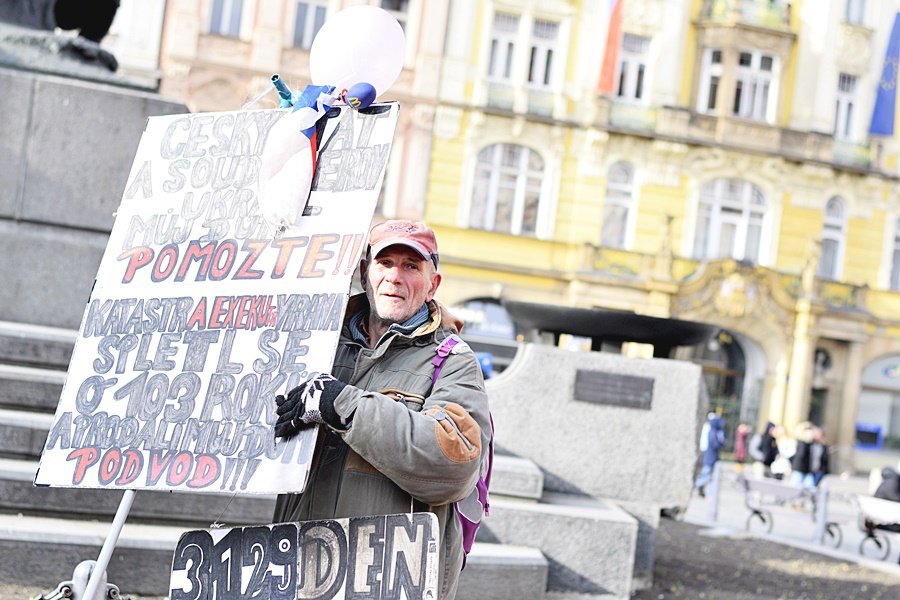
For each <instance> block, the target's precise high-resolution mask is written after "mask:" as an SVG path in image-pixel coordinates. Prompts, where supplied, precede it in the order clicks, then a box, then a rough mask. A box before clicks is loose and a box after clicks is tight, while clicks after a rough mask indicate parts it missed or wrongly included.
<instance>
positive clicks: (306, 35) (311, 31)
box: [291, 0, 328, 50]
mask: <svg viewBox="0 0 900 600" xmlns="http://www.w3.org/2000/svg"><path fill="white" fill-rule="evenodd" d="M301 4H305V5H306V19H305V20H304V22H303V32H302V35H301V36H300V39H299V40H298V39H297V37H298V36H297V29H298V27H297V20H298V19H299V18H300V5H301ZM320 9H321V12H320ZM318 14H321V15H322V21H321V22H320V23H319V26H318V27H316V15H318ZM327 18H328V1H327V0H298V1H296V2H294V30H293V32H292V35H291V45H292V46H293V47H294V48H302V49H304V50H309V49H310V48H311V47H312V43H313V40H314V39H315V37H316V34H317V33H318V32H319V29H321V28H322V25H324V23H325V20H326V19H327ZM298 42H299V43H298Z"/></svg>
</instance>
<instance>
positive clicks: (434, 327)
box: [275, 294, 491, 600]
mask: <svg viewBox="0 0 900 600" xmlns="http://www.w3.org/2000/svg"><path fill="white" fill-rule="evenodd" d="M428 307H429V310H430V313H431V315H430V319H429V320H428V321H427V322H426V323H424V324H423V325H421V326H420V327H418V328H417V329H416V330H415V331H414V332H412V333H411V334H409V335H406V334H403V333H400V332H398V331H388V332H387V333H386V334H385V335H384V336H382V338H381V339H380V340H379V341H378V343H377V345H376V346H375V348H366V347H364V346H363V345H361V344H359V343H358V342H356V341H354V340H353V337H352V336H351V335H350V331H349V325H348V323H349V318H350V316H352V315H354V314H356V313H357V312H358V311H359V310H366V309H367V308H368V304H367V301H366V298H365V295H364V294H360V295H358V296H354V297H353V298H351V299H350V302H349V304H348V306H347V319H345V323H344V329H343V331H342V332H341V339H340V342H339V344H338V349H337V353H336V356H335V361H334V367H333V369H332V374H333V375H334V376H335V377H337V378H338V379H339V380H341V381H343V382H344V383H347V384H349V385H347V387H345V388H344V390H343V391H342V392H341V393H340V394H339V395H338V397H337V398H336V400H335V405H334V406H335V410H336V412H337V413H338V414H339V415H340V416H341V417H342V419H344V420H350V424H349V428H348V429H347V430H346V431H337V430H333V429H330V428H328V431H327V433H326V434H325V435H324V436H321V435H320V439H319V446H318V447H317V449H316V455H315V457H314V459H313V465H312V469H311V472H310V478H309V482H308V484H307V488H306V491H305V492H304V493H302V494H299V495H297V494H287V495H282V496H279V498H278V502H277V504H276V508H275V520H276V521H280V522H285V521H308V520H314V519H335V518H345V517H359V516H369V515H379V514H396V513H405V512H410V511H417V512H418V511H428V512H432V513H434V514H435V515H437V517H438V522H439V524H440V534H439V535H440V537H439V539H440V569H439V582H438V589H439V597H440V598H442V599H445V600H449V599H452V598H453V597H454V596H455V595H456V588H457V582H458V578H459V572H460V570H461V569H462V562H463V550H462V534H461V527H460V524H459V521H458V519H457V516H456V513H455V510H454V506H453V503H454V502H456V501H458V500H461V499H463V498H465V497H466V496H467V495H468V494H469V493H470V492H471V491H472V489H473V488H474V487H475V483H476V482H477V480H478V476H479V469H480V467H481V456H482V450H483V451H484V452H487V449H488V443H489V441H490V436H491V425H490V416H489V412H488V401H487V394H486V393H485V391H484V379H483V376H482V372H481V368H480V366H479V364H478V361H477V359H476V357H475V354H474V352H472V350H471V349H470V348H469V346H468V345H467V344H465V343H459V344H457V345H456V346H455V347H454V348H453V352H452V353H451V354H450V355H449V356H448V357H447V359H446V361H445V362H444V365H443V367H442V369H441V372H440V376H439V377H438V379H437V381H436V382H435V384H434V389H433V390H431V386H432V378H433V376H434V365H433V364H432V359H433V358H434V357H435V350H436V348H437V346H438V344H439V343H440V342H441V341H442V340H443V339H444V338H446V337H447V336H449V335H452V334H455V333H458V331H459V329H460V328H461V325H462V324H461V322H459V321H458V320H457V319H456V318H455V317H453V316H452V315H450V314H449V312H447V309H446V308H444V307H442V306H440V305H439V304H438V303H436V302H430V303H429V305H428ZM429 390H431V391H430V393H429ZM323 437H324V439H323Z"/></svg>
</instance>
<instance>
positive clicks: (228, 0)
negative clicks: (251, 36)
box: [209, 0, 244, 38]
mask: <svg viewBox="0 0 900 600" xmlns="http://www.w3.org/2000/svg"><path fill="white" fill-rule="evenodd" d="M216 6H219V8H220V10H221V13H220V15H219V19H218V21H219V22H218V23H215V22H214V19H215V15H216ZM243 12H244V0H212V2H211V3H210V5H209V32H210V33H211V34H213V35H221V36H223V37H233V38H239V37H241V22H242V21H243Z"/></svg>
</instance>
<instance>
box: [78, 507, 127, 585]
mask: <svg viewBox="0 0 900 600" xmlns="http://www.w3.org/2000/svg"><path fill="white" fill-rule="evenodd" d="M135 493H136V492H135V491H134V490H125V494H124V495H123V496H122V500H121V501H120V502H119V508H118V509H117V510H116V516H115V518H113V522H112V528H111V529H110V531H109V535H107V536H106V539H105V540H104V541H103V547H102V548H100V556H98V557H97V564H96V565H94V569H93V570H92V571H91V578H90V579H89V580H88V584H87V588H85V590H84V598H83V599H82V598H76V600H94V596H96V595H97V588H98V587H99V585H100V582H101V581H103V580H104V579H105V578H106V577H105V575H106V567H108V566H109V559H110V558H112V553H113V550H114V549H115V547H116V542H118V541H119V534H120V533H122V526H123V525H125V519H126V518H128V512H129V511H130V510H131V505H132V504H133V503H134V496H135Z"/></svg>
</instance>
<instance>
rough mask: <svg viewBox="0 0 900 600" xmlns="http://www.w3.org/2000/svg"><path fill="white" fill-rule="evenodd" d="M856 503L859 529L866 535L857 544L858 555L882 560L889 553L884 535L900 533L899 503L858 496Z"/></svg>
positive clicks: (889, 549) (886, 536)
mask: <svg viewBox="0 0 900 600" xmlns="http://www.w3.org/2000/svg"><path fill="white" fill-rule="evenodd" d="M856 503H857V504H858V505H859V527H860V529H862V530H863V532H865V534H866V537H864V538H863V539H862V541H861V542H860V543H859V553H860V554H862V555H863V556H873V557H876V558H879V559H881V560H884V559H885V558H887V557H888V554H890V553H891V540H890V537H889V536H888V535H886V534H887V533H888V532H892V533H896V532H900V502H894V501H893V500H884V499H883V498H875V497H874V496H865V495H862V494H859V495H857V496H856ZM897 562H898V563H900V558H898V560H897Z"/></svg>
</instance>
